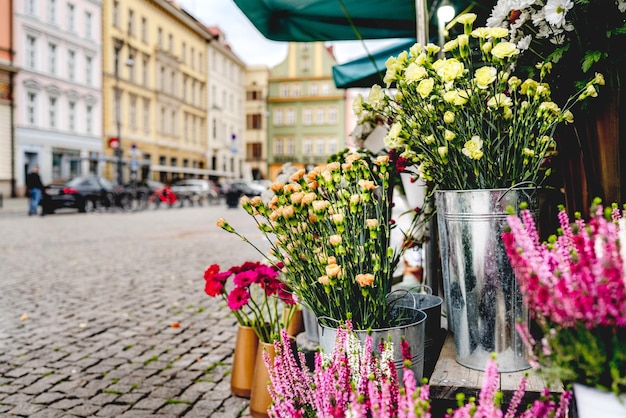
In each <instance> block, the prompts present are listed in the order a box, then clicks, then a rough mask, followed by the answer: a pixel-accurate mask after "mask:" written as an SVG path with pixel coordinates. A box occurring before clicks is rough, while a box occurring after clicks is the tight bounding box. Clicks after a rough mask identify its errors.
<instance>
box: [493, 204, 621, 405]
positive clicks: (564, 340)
mask: <svg viewBox="0 0 626 418" xmlns="http://www.w3.org/2000/svg"><path fill="white" fill-rule="evenodd" d="M591 213H592V216H591V218H590V219H589V220H588V221H584V220H583V219H582V218H581V217H580V216H578V215H579V214H578V215H577V217H576V219H575V220H574V221H573V222H571V223H570V219H569V218H568V215H567V213H566V212H565V210H561V211H560V213H559V215H558V218H559V221H560V225H561V227H560V229H559V234H558V236H556V235H554V236H551V237H550V238H549V239H548V241H547V242H540V241H539V234H538V232H537V228H536V227H535V222H534V220H533V218H532V216H531V214H530V213H529V212H528V211H527V210H523V211H522V212H521V214H520V215H519V216H513V215H511V216H509V218H508V223H509V225H510V230H509V231H507V232H505V233H504V234H503V239H504V243H505V247H506V250H507V254H508V256H509V258H510V260H511V265H512V267H513V269H514V271H515V274H516V277H517V280H518V282H519V285H520V288H521V291H522V294H523V297H524V301H525V303H526V304H527V305H528V307H529V310H530V313H531V317H532V318H534V320H535V321H536V322H537V324H538V326H539V328H540V330H541V331H542V335H541V338H538V339H537V340H536V339H535V338H533V336H532V335H530V334H529V333H528V332H522V330H523V329H524V328H523V327H520V328H519V330H520V332H521V333H522V334H523V337H524V338H525V343H526V345H527V347H528V348H529V356H530V357H529V361H530V362H531V364H532V365H534V366H535V367H536V368H539V370H540V371H541V372H542V373H543V374H544V375H545V376H547V377H549V378H554V379H559V380H561V381H562V382H564V383H582V384H584V385H587V386H591V387H594V388H599V389H602V390H605V391H612V392H614V393H616V394H619V393H624V392H625V391H626V275H625V270H624V263H625V261H626V245H625V243H626V224H625V219H624V218H623V217H622V216H623V213H624V212H623V211H620V210H618V209H617V206H616V205H613V207H612V208H604V207H603V206H602V204H601V201H600V200H599V199H597V200H596V201H594V203H593V205H592V207H591Z"/></svg>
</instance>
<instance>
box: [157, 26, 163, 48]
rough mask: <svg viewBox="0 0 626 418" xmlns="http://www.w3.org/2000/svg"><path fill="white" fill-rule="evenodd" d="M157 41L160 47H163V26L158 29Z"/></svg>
mask: <svg viewBox="0 0 626 418" xmlns="http://www.w3.org/2000/svg"><path fill="white" fill-rule="evenodd" d="M157 42H158V45H159V48H161V49H163V29H162V28H159V29H158V35H157Z"/></svg>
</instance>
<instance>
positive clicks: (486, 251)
mask: <svg viewBox="0 0 626 418" xmlns="http://www.w3.org/2000/svg"><path fill="white" fill-rule="evenodd" d="M435 198H436V203H437V224H438V227H439V248H440V252H441V263H442V266H441V267H442V272H443V288H444V295H445V300H446V312H447V319H448V329H449V330H451V331H452V332H453V333H454V344H455V348H456V361H457V362H458V363H459V364H461V365H463V366H466V367H469V368H472V369H477V370H484V369H485V367H486V364H487V361H488V360H489V359H490V358H491V354H492V353H495V354H496V356H497V359H498V369H499V370H500V372H515V371H520V370H524V369H527V368H529V367H530V366H529V364H528V362H527V361H526V358H525V353H526V351H525V348H524V344H523V342H522V340H521V338H520V337H519V335H518V334H517V331H516V329H515V324H516V323H517V321H518V320H520V319H521V320H522V321H526V322H528V319H529V315H528V309H527V308H526V307H525V306H524V303H523V301H522V295H521V293H520V291H519V287H518V285H517V282H516V280H515V275H514V274H513V270H512V268H511V264H510V262H509V259H508V256H507V255H506V251H505V250H504V244H503V243H502V238H501V235H502V231H503V227H504V226H505V225H506V222H507V221H506V217H507V215H508V212H507V208H508V207H509V206H510V207H513V208H514V209H516V210H517V209H519V205H520V204H521V203H522V202H525V203H528V208H529V209H530V210H531V211H537V210H538V209H537V208H538V207H539V205H538V197H537V194H536V189H534V188H509V189H491V190H489V189H486V190H458V191H457V190H438V191H437V192H436V194H435Z"/></svg>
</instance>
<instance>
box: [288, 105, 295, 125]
mask: <svg viewBox="0 0 626 418" xmlns="http://www.w3.org/2000/svg"><path fill="white" fill-rule="evenodd" d="M295 124H296V112H295V111H294V110H293V109H288V110H287V123H286V125H288V126H292V125H295Z"/></svg>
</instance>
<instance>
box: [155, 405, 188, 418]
mask: <svg viewBox="0 0 626 418" xmlns="http://www.w3.org/2000/svg"><path fill="white" fill-rule="evenodd" d="M190 408H191V405H189V404H181V403H177V404H169V405H164V406H163V407H162V408H161V409H159V410H158V413H159V414H165V415H170V416H174V417H176V416H182V415H184V413H185V411H187V410H188V409H190Z"/></svg>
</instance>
